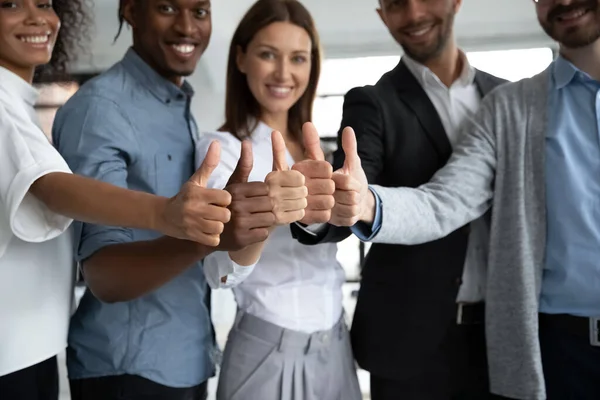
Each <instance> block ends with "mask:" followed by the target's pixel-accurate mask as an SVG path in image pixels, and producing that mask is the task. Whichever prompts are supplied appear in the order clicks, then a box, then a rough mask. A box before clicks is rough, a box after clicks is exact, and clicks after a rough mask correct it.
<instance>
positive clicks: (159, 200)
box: [147, 196, 169, 235]
mask: <svg viewBox="0 0 600 400" xmlns="http://www.w3.org/2000/svg"><path fill="white" fill-rule="evenodd" d="M168 204H169V199H168V198H166V197H160V196H151V197H150V210H149V212H148V214H147V215H150V218H149V225H150V226H149V228H150V229H151V230H153V231H156V232H160V233H162V234H163V235H168V234H169V232H168V229H167V225H168V224H167V215H166V214H167V207H168Z"/></svg>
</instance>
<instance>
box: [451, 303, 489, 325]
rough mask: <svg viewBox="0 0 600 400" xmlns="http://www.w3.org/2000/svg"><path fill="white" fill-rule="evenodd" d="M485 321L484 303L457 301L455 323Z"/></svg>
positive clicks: (475, 323)
mask: <svg viewBox="0 0 600 400" xmlns="http://www.w3.org/2000/svg"><path fill="white" fill-rule="evenodd" d="M484 322H485V303H484V302H479V303H457V304H456V324H457V325H480V324H483V323H484Z"/></svg>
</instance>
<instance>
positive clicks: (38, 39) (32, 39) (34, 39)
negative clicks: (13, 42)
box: [21, 35, 49, 44]
mask: <svg viewBox="0 0 600 400" xmlns="http://www.w3.org/2000/svg"><path fill="white" fill-rule="evenodd" d="M48 38H49V36H48V35H45V36H21V41H23V42H25V43H34V44H43V43H47V42H48Z"/></svg>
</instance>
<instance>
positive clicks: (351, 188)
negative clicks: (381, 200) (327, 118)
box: [330, 127, 375, 226]
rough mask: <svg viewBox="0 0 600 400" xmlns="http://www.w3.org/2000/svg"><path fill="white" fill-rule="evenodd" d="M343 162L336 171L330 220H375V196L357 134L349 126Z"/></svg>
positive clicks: (341, 223) (346, 222) (343, 222)
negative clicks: (364, 164) (362, 163)
mask: <svg viewBox="0 0 600 400" xmlns="http://www.w3.org/2000/svg"><path fill="white" fill-rule="evenodd" d="M342 148H343V150H344V154H345V159H344V165H343V166H342V168H340V169H339V170H337V171H335V172H334V173H333V176H332V178H333V181H334V182H335V193H334V195H333V197H334V198H335V206H334V207H333V210H332V212H331V220H330V223H331V224H332V225H336V226H352V225H354V224H356V223H357V222H358V221H364V222H367V223H372V222H373V219H374V214H375V211H374V210H375V198H374V196H373V193H372V192H371V190H370V189H369V182H368V180H367V176H366V174H365V171H364V170H363V169H362V166H361V161H360V157H359V156H358V149H357V144H356V135H355V133H354V130H353V129H352V128H350V127H346V128H344V130H343V131H342Z"/></svg>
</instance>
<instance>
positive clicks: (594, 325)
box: [590, 317, 600, 347]
mask: <svg viewBox="0 0 600 400" xmlns="http://www.w3.org/2000/svg"><path fill="white" fill-rule="evenodd" d="M599 322H600V317H592V318H590V345H592V346H594V347H600V326H599Z"/></svg>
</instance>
